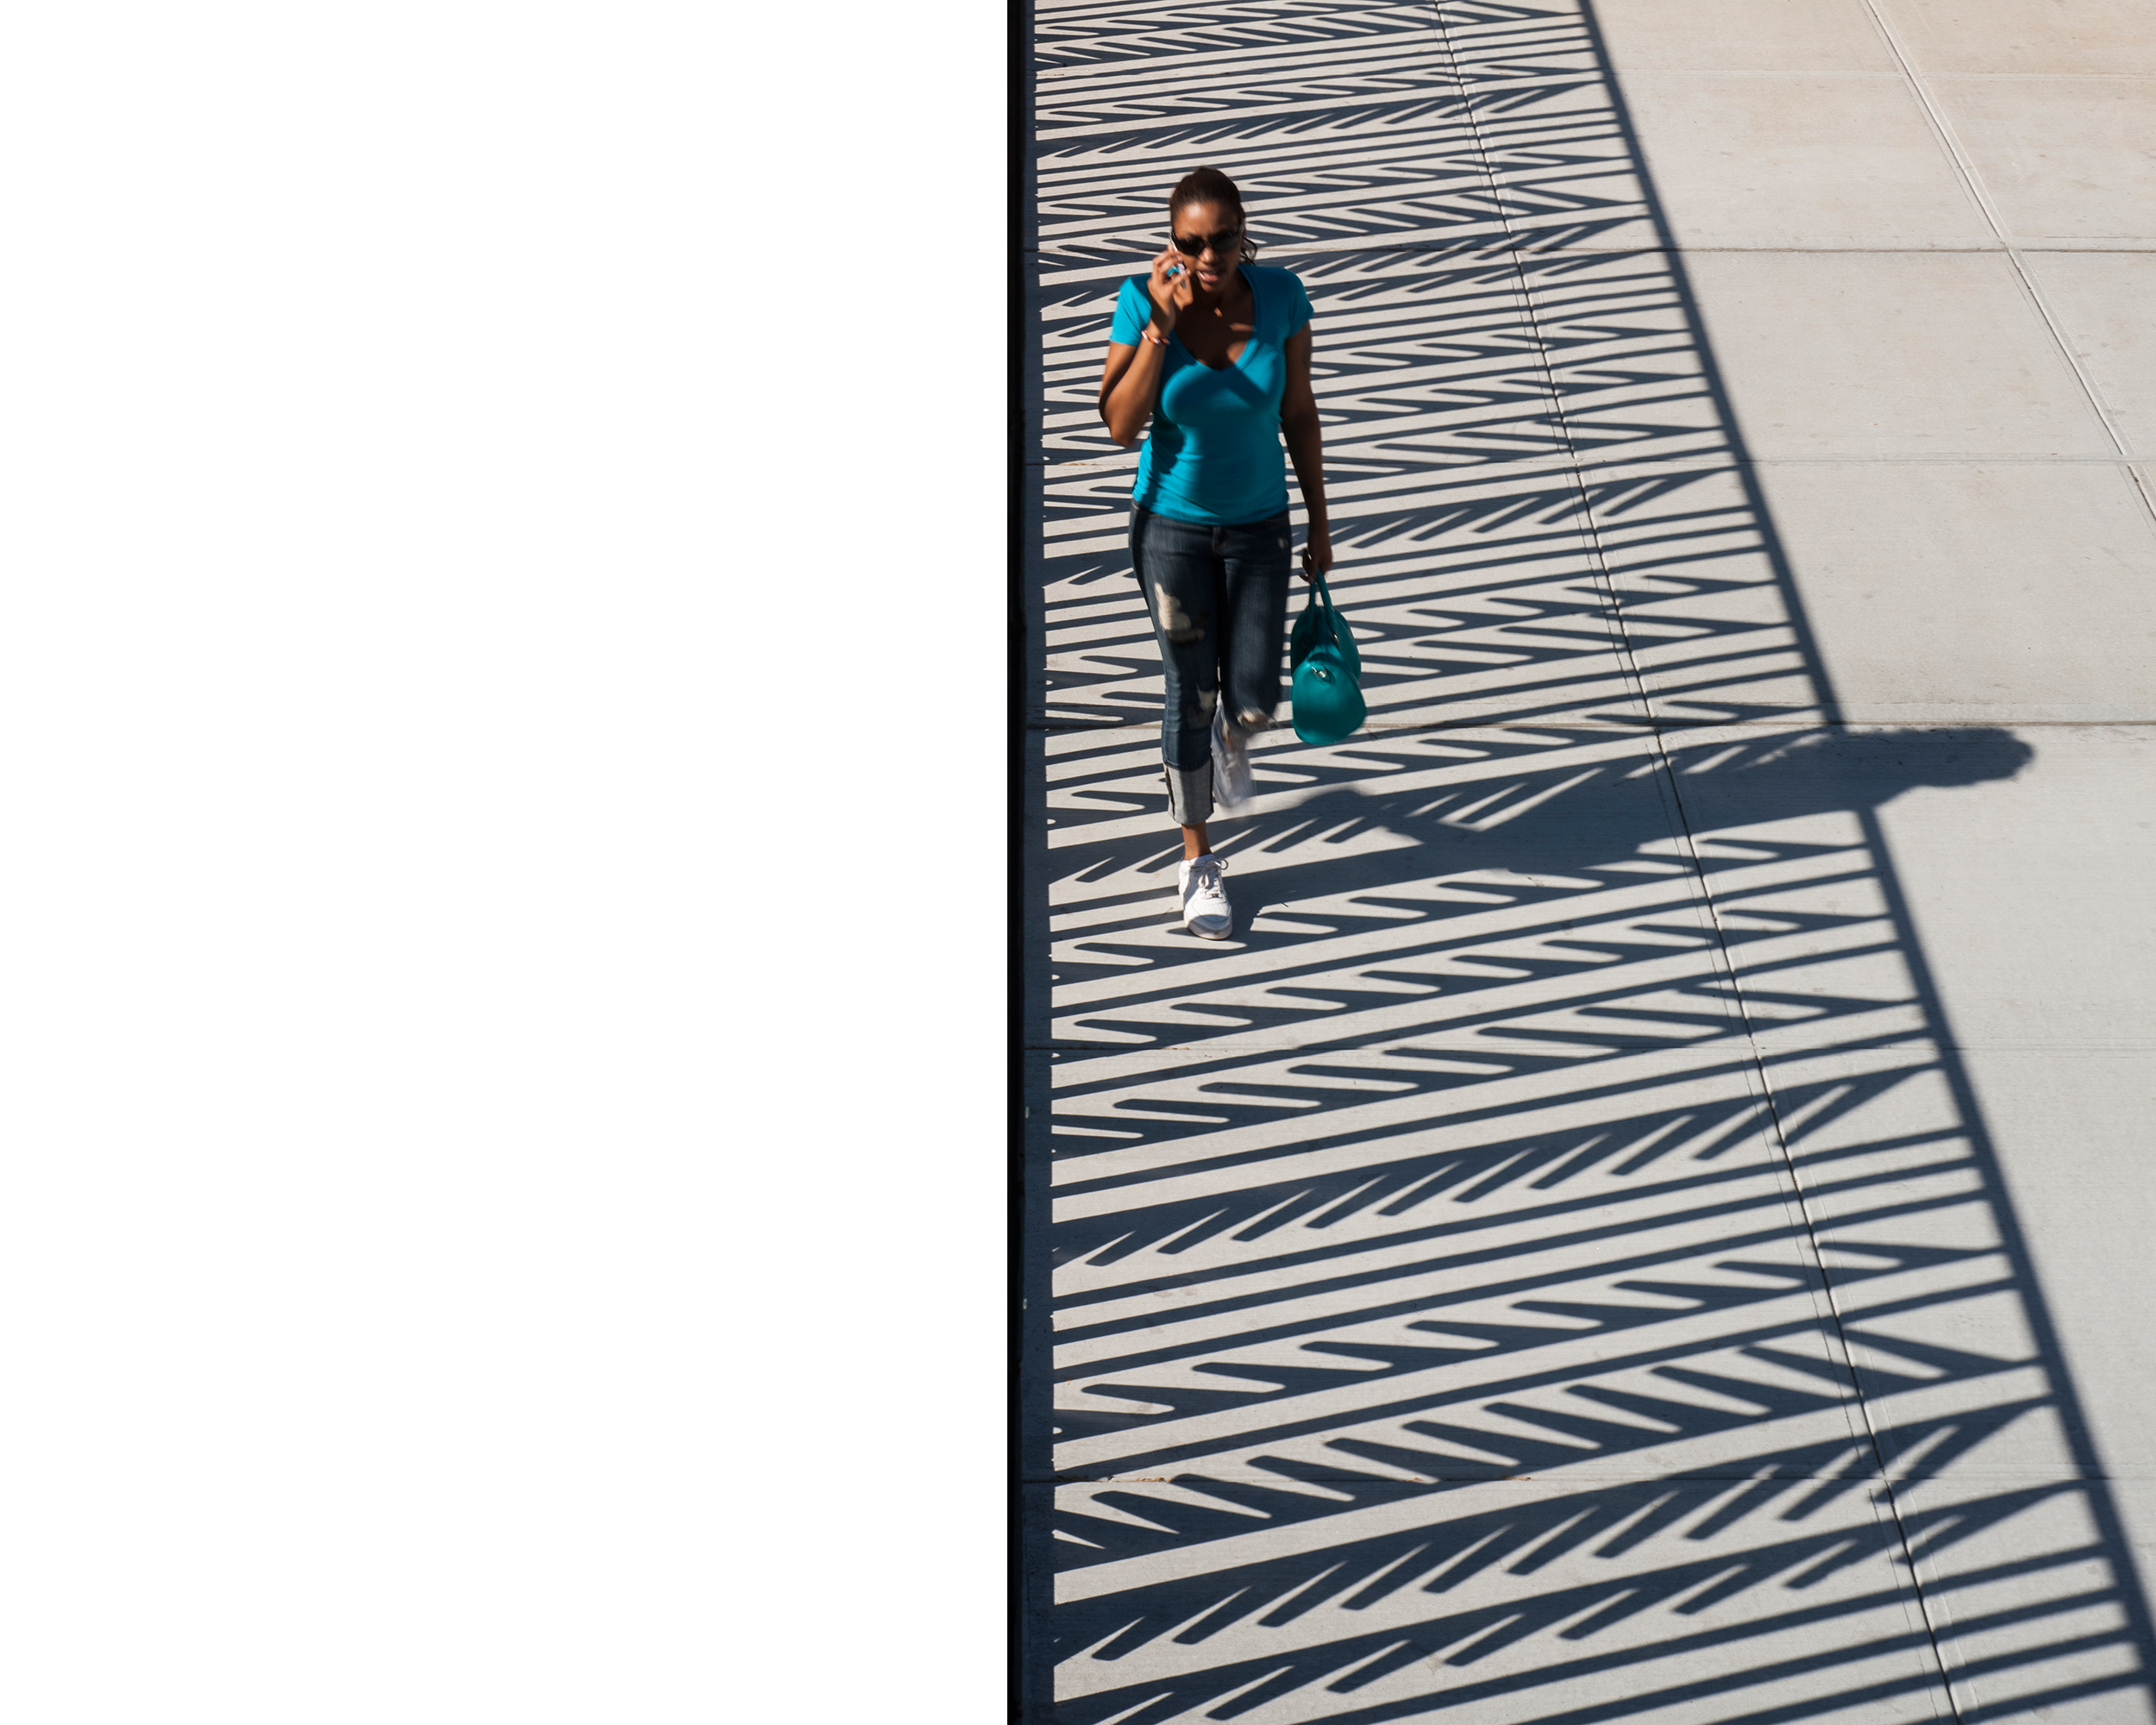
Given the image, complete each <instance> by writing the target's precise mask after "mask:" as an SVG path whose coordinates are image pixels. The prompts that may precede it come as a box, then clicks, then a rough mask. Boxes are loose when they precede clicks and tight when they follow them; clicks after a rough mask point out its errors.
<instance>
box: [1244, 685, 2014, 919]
mask: <svg viewBox="0 0 2156 1725" xmlns="http://www.w3.org/2000/svg"><path fill="white" fill-rule="evenodd" d="M2034 757H2035V750H2033V749H2032V748H2030V746H2029V745H2028V743H2024V742H2022V741H2021V739H2020V738H2019V737H2015V735H2014V734H2013V733H2012V732H2011V731H2004V730H2001V729H1999V728H1997V727H1996V726H1966V727H1954V728H1924V729H1913V730H1900V731H1846V730H1842V729H1839V728H1838V727H1833V726H1822V727H1820V728H1818V729H1815V730H1809V731H1795V732H1792V731H1772V732H1770V733H1766V734H1763V735H1762V736H1761V737H1758V739H1756V740H1752V741H1747V742H1743V743H1731V742H1730V741H1729V737H1728V733H1727V731H1724V732H1722V733H1721V734H1720V737H1718V738H1717V740H1715V741H1714V742H1712V743H1701V744H1697V745H1693V746H1690V747H1684V746H1677V747H1672V748H1671V749H1670V752H1669V767H1668V769H1667V770H1657V771H1651V772H1642V771H1640V770H1639V763H1638V762H1637V760H1636V759H1635V760H1633V761H1628V762H1615V763H1611V764H1609V765H1608V766H1605V767H1603V768H1599V769H1595V770H1592V771H1591V772H1590V773H1589V775H1587V776H1584V777H1581V776H1579V775H1578V769H1576V768H1575V769H1573V770H1571V771H1565V770H1561V769H1544V770H1543V771H1542V772H1541V773H1532V772H1530V773H1526V774H1523V775H1521V776H1520V778H1519V779H1518V780H1517V781H1513V782H1510V783H1508V784H1507V790H1506V793H1505V794H1504V795H1502V796H1501V798H1499V799H1498V800H1496V801H1495V804H1492V803H1491V802H1490V801H1489V789H1490V785H1489V782H1488V781H1485V782H1484V783H1482V784H1480V785H1477V786H1475V787H1469V788H1463V790H1462V791H1461V792H1460V793H1459V794H1457V795H1456V796H1451V797H1446V796H1442V795H1436V796H1433V794H1432V792H1431V791H1429V790H1428V789H1423V790H1420V792H1417V791H1411V790H1402V791H1401V792H1399V793H1389V794H1388V793H1385V792H1383V791H1382V790H1379V791H1377V792H1376V794H1373V793H1371V792H1370V791H1369V790H1363V789H1357V790H1351V789H1348V788H1346V787H1341V788H1338V789H1335V790H1330V791H1326V792H1322V793H1319V794H1318V795H1316V796H1314V797H1312V798H1310V799H1308V800H1306V801H1304V802H1302V803H1301V804H1300V805H1299V806H1297V807H1295V808H1294V810H1293V811H1292V812H1290V813H1288V815H1286V816H1285V817H1283V816H1282V815H1278V814H1272V815H1267V816H1265V817H1263V819H1261V821H1259V822H1258V823H1257V826H1256V830H1254V831H1251V832H1250V837H1249V838H1248V839H1247V840H1246V841H1245V844H1247V845H1248V846H1249V847H1250V849H1253V850H1269V849H1274V848H1275V847H1278V848H1279V849H1282V850H1287V849H1289V848H1291V847H1293V848H1298V849H1307V845H1304V844H1299V843H1298V841H1299V840H1303V839H1307V838H1308V837H1311V836H1313V835H1316V834H1322V835H1323V847H1322V848H1323V849H1324V850H1329V851H1330V850H1336V847H1337V851H1336V854H1335V855H1332V856H1319V857H1318V858H1316V859H1314V860H1311V861H1307V862H1306V861H1301V860H1297V861H1295V862H1283V863H1282V864H1281V865H1279V866H1275V867H1273V868H1269V869H1266V870H1265V871H1264V872H1263V875H1260V876H1258V877H1257V878H1258V879H1262V881H1263V887H1262V888H1261V889H1260V890H1261V891H1262V893H1263V900H1264V902H1265V903H1266V904H1267V905H1269V906H1280V905H1282V904H1285V903H1288V902H1293V901H1294V900H1307V899H1313V898H1334V897H1336V896H1337V895H1339V894H1369V893H1379V894H1382V892H1383V891H1384V889H1385V888H1387V887H1388V886H1395V885H1402V884H1405V883H1407V882H1409V881H1427V880H1429V879H1430V878H1432V876H1433V875H1457V874H1462V873H1466V872H1471V871H1476V870H1485V869H1487V870H1492V871H1503V872H1506V873H1509V874H1512V875H1526V876H1530V877H1533V876H1549V875H1565V874H1570V873H1577V872H1580V871H1584V870H1590V869H1597V868H1606V867H1608V865H1610V864H1612V863H1616V862H1623V861H1626V859H1628V858H1631V857H1633V856H1638V855H1639V853H1640V852H1641V851H1642V850H1645V848H1647V847H1649V846H1655V847H1656V848H1657V849H1658V850H1666V849H1667V846H1668V843H1669V841H1670V838H1671V837H1673V836H1675V835H1677V834H1678V833H1680V832H1684V833H1689V834H1692V835H1695V836H1696V835H1702V834H1708V833H1720V832H1727V831H1730V830H1732V829H1737V828H1745V827H1757V826H1762V825H1767V824H1769V823H1773V822H1785V821H1790V820H1793V819H1798V818H1800V817H1804V816H1814V815H1822V814H1831V813H1836V812H1865V811H1869V810H1871V809H1876V808H1877V807H1878V806H1880V805H1882V804H1883V803H1886V802H1890V801H1891V800H1893V799H1894V798H1896V797H1898V796H1900V795H1901V794H1902V793H1903V792H1905V791H1909V790H1914V789H1916V788H1918V787H1956V786H1965V785H1977V784H1984V783H1989V782H1992V781H1998V780H2002V779H2011V778H2013V777H2014V776H2015V775H2016V774H2018V773H2019V772H2020V771H2021V768H2024V767H2026V766H2027V765H2028V763H2029V762H2030V761H2032V760H2033V759H2034ZM1258 758H1259V763H1260V764H1261V766H1262V763H1263V756H1260V757H1258ZM1574 779H1576V782H1572V783H1569V784H1564V787H1563V788H1562V789H1557V790H1556V791H1555V793H1554V794H1548V793H1549V792H1551V790H1552V789H1553V788H1554V787H1556V786H1557V785H1559V784H1563V783H1564V781H1566V780H1574ZM1371 782H1372V781H1368V780H1365V781H1363V784H1364V785H1369V784H1371ZM1382 782H1383V781H1382V780H1380V781H1376V783H1377V784H1378V785H1381V786H1382ZM1259 789H1260V791H1261V792H1262V791H1263V789H1264V786H1263V782H1262V779H1261V782H1260V785H1259ZM1508 809H1517V810H1518V811H1519V812H1518V813H1517V814H1508V813H1507V810H1508ZM1374 830H1382V831H1384V832H1386V833H1388V834H1389V835H1390V836H1391V837H1392V838H1393V841H1394V842H1393V843H1392V844H1390V845H1388V846H1386V847H1382V848H1378V847H1371V846H1368V845H1366V844H1364V845H1358V844H1354V843H1353V842H1352V841H1354V840H1355V839H1356V838H1357V837H1366V836H1367V835H1369V833H1370V832H1371V831H1374ZM1401 838H1407V839H1411V840H1413V844H1405V845H1403V844H1399V843H1398V840H1399V839H1401ZM1798 842H1803V841H1802V839H1799V840H1798ZM1821 842H1828V843H1834V842H1839V843H1844V844H1846V843H1847V842H1848V841H1847V839H1846V838H1844V839H1841V840H1839V841H1834V840H1831V839H1826V838H1825V837H1824V836H1823V835H1822V836H1821ZM1235 848H1236V849H1237V850H1241V849H1243V848H1244V846H1242V845H1238V846H1236V847H1235ZM1253 884H1254V885H1255V884H1256V881H1253ZM1238 934H1239V937H1240V938H1243V939H1244V940H1245V941H1248V942H1250V943H1251V944H1259V945H1263V944H1269V943H1268V938H1267V936H1266V935H1265V933H1264V932H1263V931H1260V930H1257V929H1245V930H1243V931H1238Z"/></svg>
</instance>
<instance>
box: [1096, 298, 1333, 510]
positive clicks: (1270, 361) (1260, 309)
mask: <svg viewBox="0 0 2156 1725" xmlns="http://www.w3.org/2000/svg"><path fill="white" fill-rule="evenodd" d="M1243 279H1244V280H1245V281H1247V282H1248V283H1250V298H1251V302H1252V316H1251V319H1250V322H1251V324H1252V328H1251V330H1250V339H1249V340H1248V341H1247V342H1244V344H1243V352H1242V354H1240V355H1239V356H1238V358H1237V360H1236V361H1235V363H1234V364H1233V365H1232V366H1223V367H1220V368H1219V370H1218V371H1215V370H1214V369H1213V367H1210V366H1203V365H1200V364H1199V363H1198V361H1196V360H1194V359H1193V358H1192V357H1191V354H1190V350H1189V349H1188V348H1186V347H1184V346H1183V344H1182V342H1181V341H1180V340H1179V339H1178V338H1176V337H1175V336H1169V338H1168V354H1167V368H1166V370H1165V372H1164V373H1163V375H1162V378H1161V386H1160V400H1159V403H1158V404H1157V405H1156V406H1155V407H1154V409H1153V429H1152V435H1151V436H1149V437H1148V438H1147V439H1146V440H1145V448H1144V452H1143V453H1142V454H1140V455H1139V456H1138V484H1137V485H1136V486H1133V487H1132V488H1131V497H1132V499H1134V500H1135V501H1136V502H1137V503H1138V505H1139V507H1140V508H1143V509H1150V510H1151V511H1153V513H1154V514H1156V515H1164V516H1166V517H1168V518H1169V520H1170V521H1196V522H1202V523H1204V524H1206V525H1208V526H1216V527H1235V526H1241V525H1243V524H1246V523H1249V522H1252V521H1266V520H1269V519H1271V517H1274V516H1275V515H1278V514H1279V513H1280V512H1281V511H1282V510H1283V509H1285V508H1287V507H1288V456H1287V451H1286V449H1284V448H1283V447H1282V443H1281V441H1280V399H1281V396H1282V394H1283V393H1284V392H1286V390H1287V387H1288V338H1289V337H1290V336H1294V335H1296V334H1298V333H1300V331H1301V329H1303V328H1304V326H1305V325H1307V323H1309V322H1310V296H1309V295H1308V294H1307V293H1305V292H1303V290H1302V283H1301V282H1300V280H1298V279H1296V276H1295V273H1294V271H1293V270H1284V269H1272V268H1269V267H1266V266H1264V265H1263V264H1244V266H1243ZM1145 282H1146V278H1145V277H1144V276H1142V275H1134V276H1132V277H1131V279H1129V280H1128V281H1126V282H1125V283H1124V284H1123V291H1122V292H1121V293H1119V295H1117V297H1116V302H1115V322H1114V323H1113V324H1112V326H1111V327H1110V329H1109V333H1108V339H1109V340H1110V341H1112V342H1123V343H1125V345H1126V346H1136V345H1137V343H1138V342H1139V341H1141V340H1142V339H1143V335H1142V333H1141V332H1143V330H1144V328H1145V326H1146V324H1147V323H1148V322H1149V321H1150V319H1151V317H1152V315H1153V298H1152V296H1151V295H1150V294H1149V293H1148V292H1146V291H1145Z"/></svg>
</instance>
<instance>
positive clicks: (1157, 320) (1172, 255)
mask: <svg viewBox="0 0 2156 1725" xmlns="http://www.w3.org/2000/svg"><path fill="white" fill-rule="evenodd" d="M1145 291H1146V292H1148V293H1150V294H1151V295H1152V297H1153V326H1154V328H1156V329H1158V330H1159V331H1160V332H1161V334H1163V336H1165V335H1166V334H1168V332H1169V330H1171V329H1174V328H1175V319H1176V318H1177V317H1179V316H1181V313H1182V311H1183V308H1184V307H1186V306H1188V304H1190V302H1191V299H1192V298H1193V296H1194V295H1195V294H1196V292H1197V291H1198V290H1197V285H1196V284H1195V283H1194V282H1193V281H1192V280H1191V279H1190V266H1189V265H1188V264H1187V263H1185V262H1184V261H1183V255H1182V254H1181V252H1179V251H1177V250H1176V249H1175V248H1174V247H1173V246H1170V247H1169V248H1167V249H1166V250H1165V251H1163V253H1162V254H1160V255H1159V256H1158V257H1156V258H1155V259H1154V260H1153V273H1152V277H1151V279H1150V280H1148V281H1147V282H1146V284H1145Z"/></svg>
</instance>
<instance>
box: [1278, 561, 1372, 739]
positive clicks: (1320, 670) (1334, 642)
mask: <svg viewBox="0 0 2156 1725" xmlns="http://www.w3.org/2000/svg"><path fill="white" fill-rule="evenodd" d="M1288 664H1289V665H1290V666H1291V667H1292V668H1294V682H1293V683H1291V684H1290V685H1289V686H1288V695H1289V699H1290V700H1291V701H1292V703H1293V705H1294V715H1295V735H1296V736H1298V737H1300V738H1302V740H1303V741H1304V742H1305V743H1344V742H1346V741H1347V739H1348V738H1349V737H1352V736H1354V735H1355V733H1356V731H1357V729H1358V728H1360V726H1361V725H1362V723H1363V719H1364V718H1367V717H1368V716H1369V707H1368V706H1366V705H1365V704H1364V702H1363V690H1362V682H1361V680H1362V675H1363V655H1361V654H1359V653H1357V651H1356V650H1355V636H1354V634H1353V633H1352V632H1351V630H1349V628H1348V626H1347V622H1346V619H1345V618H1343V617H1342V616H1341V615H1340V611H1339V607H1338V605H1334V604H1333V603H1332V593H1329V592H1328V591H1327V590H1326V584H1325V576H1324V575H1323V574H1320V573H1319V571H1318V570H1316V569H1315V568H1313V569H1312V570H1311V571H1310V599H1309V602H1308V603H1307V604H1306V605H1304V606H1303V608H1302V615H1301V616H1300V617H1299V618H1296V619H1295V628H1294V633H1293V634H1291V635H1290V636H1289V637H1288Z"/></svg>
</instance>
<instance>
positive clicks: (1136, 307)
mask: <svg viewBox="0 0 2156 1725" xmlns="http://www.w3.org/2000/svg"><path fill="white" fill-rule="evenodd" d="M1168 216H1169V235H1170V241H1169V246H1168V248H1167V249H1166V250H1164V251H1163V252H1162V253H1161V254H1160V255H1159V256H1158V257H1156V258H1155V259H1154V260H1153V264H1152V269H1151V271H1150V273H1149V274H1146V275H1140V276H1132V277H1131V279H1129V280H1127V281H1125V283H1124V284H1123V291H1122V292H1121V294H1120V295H1119V298H1117V301H1116V307H1115V321H1114V323H1113V325H1112V327H1111V329H1110V331H1109V336H1108V361H1107V364H1106V367H1104V368H1103V370H1102V372H1101V373H1100V417H1102V418H1103V419H1104V420H1106V422H1107V426H1108V435H1109V436H1112V437H1113V438H1114V439H1115V441H1116V442H1119V443H1120V444H1122V445H1123V446H1124V447H1125V448H1126V449H1127V448H1129V447H1130V446H1131V445H1132V444H1134V443H1136V442H1138V437H1139V435H1140V434H1141V433H1142V432H1144V430H1145V427H1146V422H1147V421H1148V420H1150V421H1151V422H1152V427H1153V434H1152V436H1151V437H1150V438H1149V439H1147V441H1146V444H1145V451H1144V454H1143V455H1140V456H1139V458H1138V484H1137V486H1135V487H1134V489H1133V490H1132V492H1131V565H1132V567H1133V568H1135V569H1136V570H1137V572H1138V583H1139V585H1140V586H1143V587H1144V591H1145V605H1146V609H1147V611H1148V612H1150V614H1151V616H1152V619H1153V634H1154V637H1155V638H1156V640H1157V641H1158V642H1159V643H1160V655H1161V665H1162V668H1163V670H1164V671H1165V672H1166V675H1167V690H1166V702H1165V706H1164V708H1163V712H1162V715H1161V758H1162V760H1163V762H1164V763H1165V765H1166V768H1167V776H1168V808H1169V814H1170V815H1171V816H1172V817H1173V818H1174V819H1175V822H1176V824H1177V825H1180V826H1181V828H1182V834H1183V861H1182V866H1181V869H1180V870H1179V871H1178V873H1177V875H1176V885H1177V888H1178V889H1179V891H1180V894H1181V900H1182V909H1183V924H1184V926H1186V927H1187V928H1188V929H1189V931H1191V932H1192V933H1193V934H1195V935H1200V936H1202V937H1203V938H1206V939H1207V940H1222V939H1225V938H1226V937H1227V935H1228V933H1229V932H1230V931H1231V930H1232V928H1233V926H1234V915H1233V913H1232V911H1231V910H1230V908H1229V906H1228V895H1227V889H1226V888H1225V885H1224V884H1223V883H1222V881H1221V879H1220V875H1221V871H1222V870H1223V869H1225V868H1226V867H1227V860H1226V859H1225V857H1221V856H1214V855H1213V846H1212V844H1210V843H1209V842H1208V841H1207V839H1206V822H1207V821H1208V820H1209V819H1212V817H1213V812H1214V811H1215V810H1216V809H1217V810H1219V811H1220V812H1224V813H1225V812H1232V811H1233V810H1234V809H1236V808H1237V807H1238V806H1241V805H1242V804H1244V802H1247V801H1248V800H1249V799H1250V757H1249V755H1248V752H1247V748H1246V739H1247V738H1248V737H1249V736H1250V733H1251V732H1253V731H1263V729H1264V728H1265V727H1266V726H1267V725H1269V724H1271V723H1272V718H1273V708H1274V706H1275V704H1276V703H1277V702H1278V700H1279V699H1280V656H1281V645H1282V635H1283V631H1284V630H1285V629H1286V626H1287V617H1288V561H1289V560H1288V478H1287V470H1286V463H1285V462H1284V461H1282V454H1281V445H1282V440H1283V439H1284V440H1285V442H1286V444H1287V458H1288V461H1293V462H1294V464H1295V480H1296V483H1297V484H1298V485H1300V486H1301V488H1302V499H1303V508H1304V511H1305V512H1306V513H1307V517H1308V521H1309V524H1308V527H1307V530H1306V532H1305V535H1304V543H1303V549H1302V561H1303V575H1304V579H1305V580H1307V579H1309V572H1310V570H1311V569H1312V568H1317V569H1318V570H1319V571H1321V572H1322V571H1325V570H1329V569H1330V568H1332V540H1331V537H1330V536H1329V535H1328V533H1327V531H1326V507H1325V469H1324V464H1323V459H1322V454H1321V451H1320V448H1319V428H1318V404H1317V400H1316V398H1314V397H1313V395H1312V393H1311V390H1310V300H1309V297H1308V296H1307V294H1305V293H1304V292H1303V288H1302V283H1301V282H1300V281H1299V280H1297V279H1296V278H1295V275H1294V272H1293V271H1291V270H1284V269H1269V268H1266V267H1262V266H1260V265H1258V264H1255V263H1253V262H1251V261H1250V260H1251V258H1252V257H1253V255H1254V254H1255V253H1256V250H1257V248H1256V247H1255V246H1254V245H1253V244H1252V243H1251V241H1250V236H1249V234H1248V231H1247V224H1246V223H1245V221H1244V215H1243V199H1242V197H1241V195H1240V194H1239V193H1238V191H1236V189H1235V183H1234V182H1233V181H1232V180H1231V179H1229V178H1228V177H1227V175H1225V173H1220V172H1219V170H1218V169H1217V168H1210V167H1201V168H1198V169H1195V170H1194V171H1193V172H1192V173H1188V174H1186V175H1185V176H1184V177H1183V179H1182V180H1181V183H1180V184H1179V185H1177V186H1176V187H1175V191H1173V192H1172V193H1170V194H1169V199H1168Z"/></svg>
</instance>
